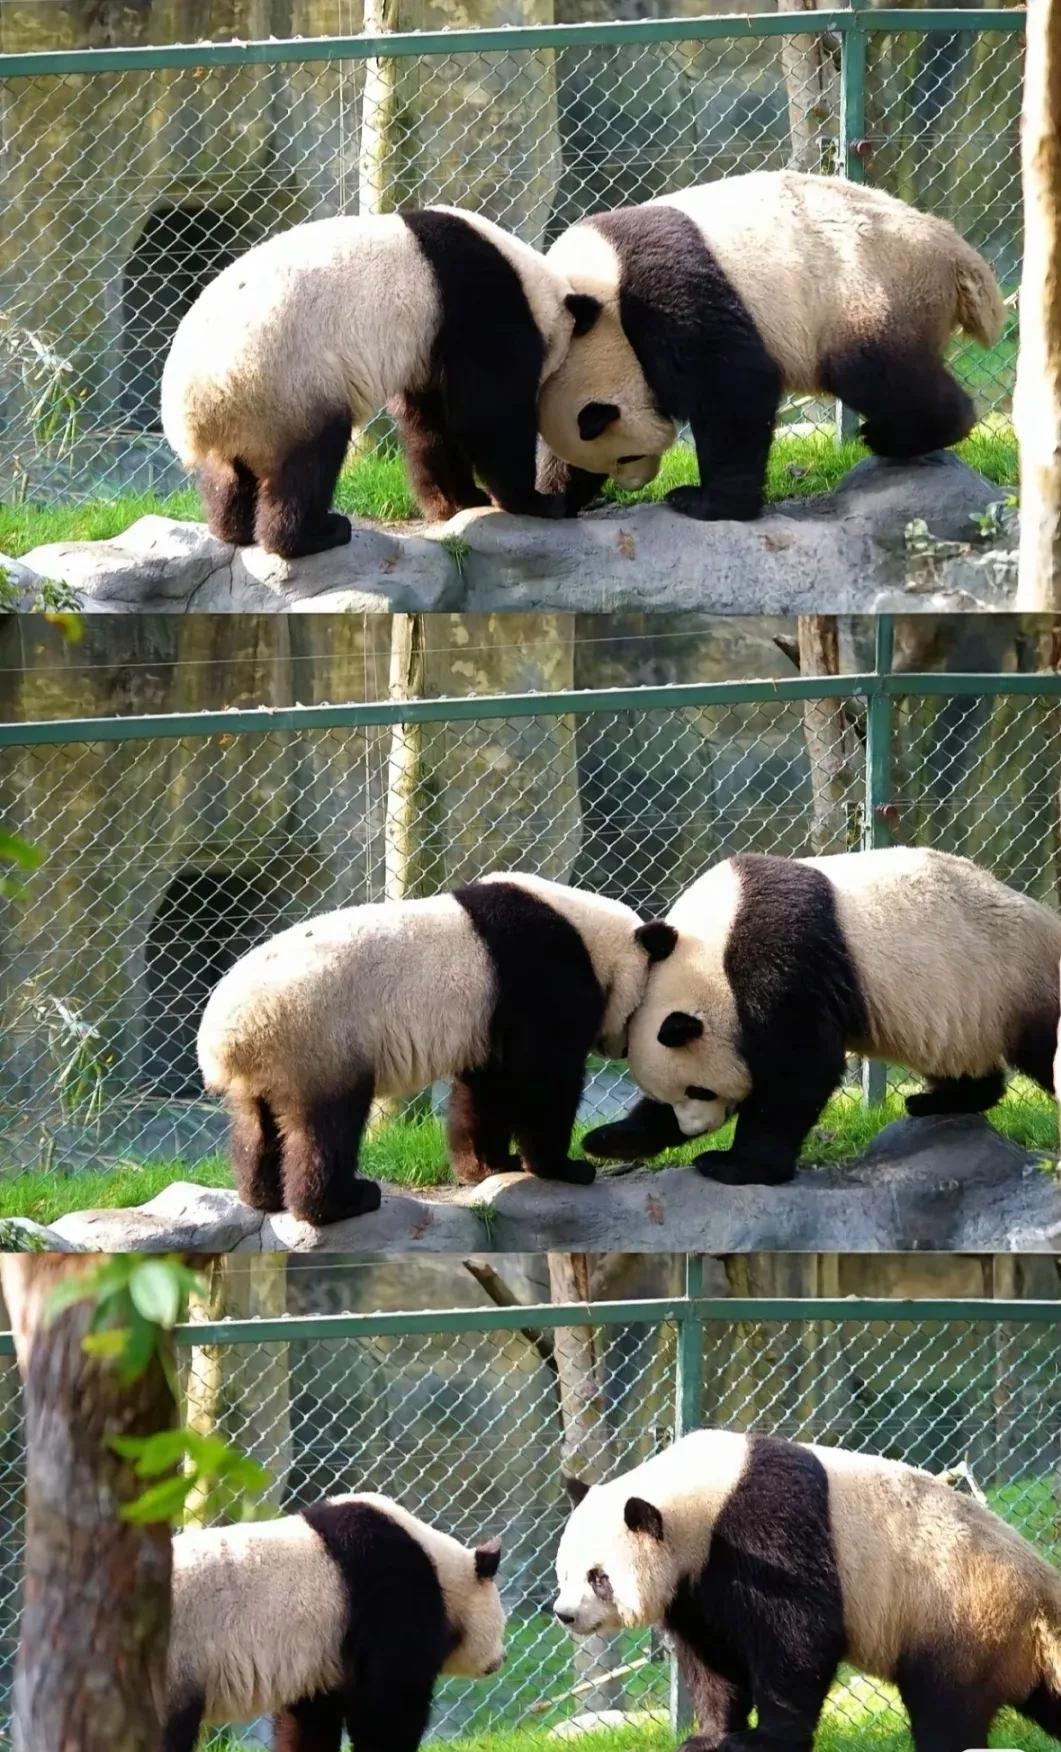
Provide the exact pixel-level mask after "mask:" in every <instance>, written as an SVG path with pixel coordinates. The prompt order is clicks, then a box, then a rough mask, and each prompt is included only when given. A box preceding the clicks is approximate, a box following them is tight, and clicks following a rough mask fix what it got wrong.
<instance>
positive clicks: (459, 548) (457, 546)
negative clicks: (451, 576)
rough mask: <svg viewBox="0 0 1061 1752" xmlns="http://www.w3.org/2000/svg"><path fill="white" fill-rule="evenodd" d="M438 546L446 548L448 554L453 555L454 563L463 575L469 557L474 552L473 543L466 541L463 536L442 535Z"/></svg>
mask: <svg viewBox="0 0 1061 1752" xmlns="http://www.w3.org/2000/svg"><path fill="white" fill-rule="evenodd" d="M438 545H439V547H444V548H445V550H446V552H447V553H449V554H452V555H453V563H454V565H455V566H456V568H457V571H458V573H459V574H461V575H463V573H464V568H465V565H466V564H467V561H468V558H469V555H470V554H471V551H472V544H471V542H470V541H465V539H464V537H463V535H442V536H440V537H439V542H438Z"/></svg>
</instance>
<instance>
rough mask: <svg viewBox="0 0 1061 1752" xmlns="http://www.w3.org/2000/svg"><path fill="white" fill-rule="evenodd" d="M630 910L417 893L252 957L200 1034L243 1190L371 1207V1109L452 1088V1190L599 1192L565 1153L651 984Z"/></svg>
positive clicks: (283, 936)
mask: <svg viewBox="0 0 1061 1752" xmlns="http://www.w3.org/2000/svg"><path fill="white" fill-rule="evenodd" d="M638 923H639V920H638V915H637V914H636V913H635V912H633V911H632V909H631V908H630V907H628V906H624V905H623V904H622V902H620V901H615V900H609V899H607V898H605V897H604V896H601V895H596V894H588V893H586V892H584V891H583V890H581V889H578V888H569V887H567V886H566V885H565V884H563V883H560V882H548V881H546V880H544V879H543V878H541V877H537V876H527V875H493V876H487V877H484V878H482V879H481V880H480V881H478V882H472V883H469V884H467V886H465V887H463V888H459V889H457V890H456V891H455V892H454V893H452V894H440V895H436V896H434V897H433V898H431V899H425V900H404V901H398V902H389V903H388V902H383V903H379V904H374V905H367V906H355V907H349V908H346V909H344V910H342V911H339V912H332V913H326V914H324V915H323V916H321V917H318V918H312V919H308V920H307V921H306V922H305V923H304V924H300V925H293V926H291V927H290V928H289V929H288V930H285V931H281V932H280V933H279V935H277V936H275V937H272V938H270V939H268V940H267V941H266V942H264V943H260V944H258V945H257V946H256V947H255V948H253V949H251V950H249V951H248V953H247V954H246V955H244V956H243V957H242V959H241V960H239V961H237V962H236V963H235V964H234V966H232V967H231V968H230V969H229V970H228V972H227V973H226V974H224V976H223V977H222V979H221V980H220V982H219V983H218V985H217V986H215V988H214V990H213V991H212V993H211V995H210V997H209V999H208V1000H207V1004H206V1007H205V1009H204V1011H203V1017H202V1021H201V1023H200V1027H199V1037H198V1052H199V1065H200V1069H201V1071H202V1075H203V1080H204V1082H205V1084H206V1087H207V1089H208V1090H210V1091H211V1092H212V1093H214V1094H219V1095H224V1096H225V1097H226V1099H227V1101H228V1105H229V1108H230V1112H231V1118H232V1130H231V1150H232V1160H233V1166H234V1168H235V1170H236V1175H237V1180H238V1184H239V1189H240V1194H241V1196H242V1197H243V1199H244V1200H245V1201H246V1202H247V1203H248V1204H250V1205H253V1206H254V1207H255V1209H257V1210H272V1211H275V1210H282V1209H284V1208H285V1207H286V1208H287V1209H289V1210H291V1211H292V1212H293V1213H294V1214H295V1215H296V1216H297V1217H301V1218H304V1219H305V1220H306V1221H308V1222H311V1223H316V1224H318V1225H319V1224H324V1223H331V1222H335V1221H337V1220H338V1219H339V1218H340V1217H352V1216H357V1215H359V1214H361V1213H362V1212H365V1211H371V1210H376V1209H377V1208H378V1206H379V1203H380V1191H379V1187H378V1186H377V1185H376V1184H375V1183H374V1182H372V1181H366V1180H361V1179H358V1178H355V1176H356V1173H357V1162H358V1147H359V1143H360V1139H361V1135H362V1132H363V1130H364V1126H365V1122H366V1119H367V1118H368V1113H369V1108H370V1106H371V1103H372V1101H373V1099H374V1098H375V1097H380V1096H382V1097H386V1096H398V1095H411V1094H414V1093H416V1092H417V1091H419V1090H421V1089H424V1088H426V1087H427V1086H428V1085H429V1084H430V1083H433V1082H435V1081H436V1080H438V1079H441V1078H453V1079H454V1086H453V1091H452V1095H451V1098H450V1107H449V1150H450V1160H451V1162H452V1164H453V1167H454V1170H455V1172H456V1173H457V1176H458V1178H459V1179H461V1180H462V1181H464V1182H474V1181H476V1180H480V1179H482V1178H483V1176H484V1175H486V1174H489V1173H492V1172H497V1171H501V1170H505V1169H509V1168H518V1167H519V1165H520V1164H519V1158H518V1157H513V1156H510V1154H509V1148H510V1141H511V1139H512V1138H513V1136H514V1137H515V1138H516V1140H517V1142H518V1144H519V1148H520V1152H521V1154H522V1158H523V1165H524V1166H525V1167H526V1168H528V1169H530V1171H531V1172H532V1173H534V1174H537V1175H540V1176H541V1177H542V1178H544V1179H548V1180H566V1181H574V1182H578V1183H581V1184H588V1183H589V1182H590V1181H591V1180H592V1179H593V1175H594V1170H593V1167H592V1165H591V1164H590V1163H589V1162H584V1161H573V1160H571V1158H570V1157H569V1155H568V1151H569V1149H570V1147H571V1128H572V1126H573V1125H574V1122H575V1116H576V1114H577V1111H578V1104H579V1101H580V1099H581V1095H582V1086H583V1080H584V1076H585V1062H586V1055H587V1054H588V1053H589V1052H590V1051H591V1050H592V1049H593V1047H594V1046H595V1045H596V1046H598V1047H599V1050H600V1051H601V1052H603V1053H604V1054H605V1055H606V1056H608V1057H611V1058H621V1057H623V1056H624V1055H625V1052H626V1029H627V1023H628V1021H629V1019H630V1016H631V1015H632V1014H633V1012H634V1010H635V1009H636V1007H637V1005H638V1003H639V1001H640V999H641V996H642V993H643V990H644V984H645V978H646V975H647V972H648V951H647V950H646V949H645V948H644V947H643V946H642V944H641V943H640V941H639V940H638V938H637V926H638Z"/></svg>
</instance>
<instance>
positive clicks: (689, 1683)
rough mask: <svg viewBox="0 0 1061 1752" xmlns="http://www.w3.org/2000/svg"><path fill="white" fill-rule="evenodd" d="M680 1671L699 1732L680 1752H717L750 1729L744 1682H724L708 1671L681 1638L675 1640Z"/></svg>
mask: <svg viewBox="0 0 1061 1752" xmlns="http://www.w3.org/2000/svg"><path fill="white" fill-rule="evenodd" d="M673 1643H674V1654H675V1658H676V1660H677V1663H678V1671H679V1673H680V1674H681V1677H682V1680H683V1681H684V1684H685V1688H686V1690H687V1691H688V1693H689V1701H690V1703H691V1704H692V1711H693V1717H694V1720H695V1722H696V1727H697V1732H696V1733H695V1734H690V1736H689V1738H688V1739H687V1740H684V1741H683V1742H682V1744H681V1745H680V1746H679V1748H678V1752H718V1748H719V1747H720V1746H722V1745H723V1744H724V1743H725V1739H726V1736H727V1734H735V1733H737V1732H739V1730H740V1729H742V1728H746V1727H747V1726H748V1717H749V1716H750V1714H751V1709H752V1697H751V1692H750V1690H749V1689H748V1687H747V1684H746V1683H745V1682H743V1681H742V1682H741V1683H738V1682H737V1681H736V1680H733V1679H726V1678H723V1676H722V1674H721V1673H716V1672H715V1671H714V1669H713V1668H711V1667H707V1666H705V1665H704V1663H703V1662H702V1661H701V1660H700V1659H699V1658H698V1656H697V1655H696V1654H694V1652H693V1650H692V1649H691V1648H689V1647H688V1646H687V1645H686V1644H685V1643H684V1642H683V1641H682V1640H681V1638H680V1637H677V1636H675V1637H674V1638H673Z"/></svg>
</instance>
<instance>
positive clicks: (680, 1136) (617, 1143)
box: [582, 1095, 689, 1162]
mask: <svg viewBox="0 0 1061 1752" xmlns="http://www.w3.org/2000/svg"><path fill="white" fill-rule="evenodd" d="M688 1141H689V1140H688V1138H687V1137H686V1136H685V1134H684V1133H683V1131H682V1128H681V1126H680V1125H679V1124H678V1121H677V1118H676V1117H675V1113H674V1109H673V1107H667V1106H666V1105H665V1103H663V1102H662V1101H650V1100H649V1098H648V1096H647V1095H643V1096H642V1097H641V1100H640V1101H635V1103H634V1105H633V1107H631V1109H630V1111H629V1113H627V1114H624V1116H623V1118H622V1119H616V1120H613V1121H612V1122H611V1124H610V1125H599V1126H597V1127H596V1128H595V1130H593V1131H591V1132H587V1133H586V1135H585V1137H584V1138H583V1140H582V1148H583V1149H584V1150H585V1151H586V1152H587V1154H588V1155H590V1156H600V1157H601V1159H602V1160H603V1161H605V1162H639V1161H641V1159H642V1158H643V1157H646V1156H649V1157H650V1156H661V1155H662V1154H663V1151H664V1150H673V1149H676V1148H677V1147H678V1145H679V1144H685V1143H688Z"/></svg>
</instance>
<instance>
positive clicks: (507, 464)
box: [446, 352, 565, 517]
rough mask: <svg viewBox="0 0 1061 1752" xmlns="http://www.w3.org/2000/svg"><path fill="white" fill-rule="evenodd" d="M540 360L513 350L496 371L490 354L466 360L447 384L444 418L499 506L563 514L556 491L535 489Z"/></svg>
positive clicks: (537, 513)
mask: <svg viewBox="0 0 1061 1752" xmlns="http://www.w3.org/2000/svg"><path fill="white" fill-rule="evenodd" d="M539 369H540V359H539V358H538V357H535V358H531V357H530V356H529V355H524V354H522V353H519V352H517V353H516V354H515V356H514V357H512V358H511V359H506V360H505V369H504V370H503V371H499V370H498V365H497V361H496V360H495V359H490V360H487V359H486V358H483V359H482V360H481V361H480V360H471V361H470V362H469V363H468V365H467V366H466V367H465V368H464V369H463V370H462V372H461V374H460V379H459V381H454V382H451V383H450V384H449V385H448V389H447V410H446V411H447V417H448V422H449V425H450V427H451V429H452V431H453V433H454V435H455V438H456V442H457V443H458V445H459V446H460V448H461V450H462V451H463V452H464V454H465V455H466V456H468V457H470V458H471V462H472V466H473V467H474V469H475V472H476V474H477V475H478V476H479V479H480V480H481V481H482V482H483V484H484V485H485V486H486V488H487V490H488V492H489V494H490V497H491V499H492V500H493V502H494V504H495V505H496V506H497V507H498V509H499V510H500V511H511V512H512V513H513V514H515V515H522V516H525V517H563V516H564V512H565V507H564V501H563V499H562V498H561V496H560V494H559V493H540V492H539V491H538V487H537V473H538V375H537V374H538V371H539Z"/></svg>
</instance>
